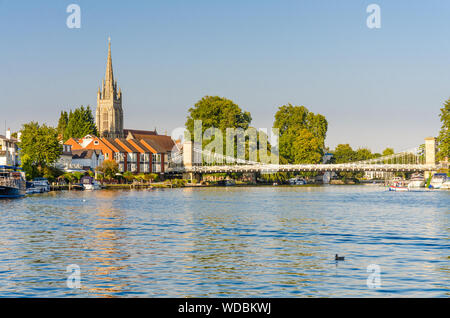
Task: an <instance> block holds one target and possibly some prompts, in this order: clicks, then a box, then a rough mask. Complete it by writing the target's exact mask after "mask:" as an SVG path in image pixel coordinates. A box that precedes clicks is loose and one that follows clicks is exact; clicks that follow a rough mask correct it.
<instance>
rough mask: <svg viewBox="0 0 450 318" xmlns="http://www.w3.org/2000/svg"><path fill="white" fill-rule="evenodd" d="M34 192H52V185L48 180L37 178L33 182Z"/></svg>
mask: <svg viewBox="0 0 450 318" xmlns="http://www.w3.org/2000/svg"><path fill="white" fill-rule="evenodd" d="M33 186H34V192H33V193H44V192H49V191H50V183H48V180H47V179H46V178H35V179H34V180H33Z"/></svg>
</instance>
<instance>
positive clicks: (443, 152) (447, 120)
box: [437, 99, 450, 161]
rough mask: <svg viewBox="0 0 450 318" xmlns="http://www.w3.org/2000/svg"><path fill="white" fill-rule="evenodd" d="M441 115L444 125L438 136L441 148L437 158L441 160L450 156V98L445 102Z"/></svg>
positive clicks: (439, 147)
mask: <svg viewBox="0 0 450 318" xmlns="http://www.w3.org/2000/svg"><path fill="white" fill-rule="evenodd" d="M439 117H440V118H441V122H442V126H441V130H440V132H439V136H438V138H437V142H438V149H439V150H438V153H437V159H438V160H440V161H441V160H444V159H445V158H446V157H447V158H448V157H450V99H449V100H447V101H446V102H445V103H444V106H443V107H442V108H441V113H440V114H439Z"/></svg>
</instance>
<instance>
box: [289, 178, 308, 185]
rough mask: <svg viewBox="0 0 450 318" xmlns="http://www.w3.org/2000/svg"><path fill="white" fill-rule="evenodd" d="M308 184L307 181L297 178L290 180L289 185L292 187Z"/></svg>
mask: <svg viewBox="0 0 450 318" xmlns="http://www.w3.org/2000/svg"><path fill="white" fill-rule="evenodd" d="M306 183H307V182H306V180H305V179H302V178H299V177H296V178H291V179H289V184H290V185H305V184H306Z"/></svg>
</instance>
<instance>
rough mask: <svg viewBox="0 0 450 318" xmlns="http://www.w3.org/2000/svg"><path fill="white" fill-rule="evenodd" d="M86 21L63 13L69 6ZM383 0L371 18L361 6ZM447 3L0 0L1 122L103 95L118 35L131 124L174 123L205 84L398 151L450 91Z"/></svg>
mask: <svg viewBox="0 0 450 318" xmlns="http://www.w3.org/2000/svg"><path fill="white" fill-rule="evenodd" d="M72 3H73V4H77V5H79V6H80V8H81V27H80V28H79V29H77V28H73V29H70V28H68V27H67V25H66V20H67V17H68V16H69V15H70V13H67V12H66V9H67V7H68V6H69V5H70V4H72ZM372 3H375V4H378V5H379V7H380V9H381V28H379V29H369V28H368V27H367V24H366V20H367V17H368V16H369V15H370V13H367V12H366V9H367V6H368V5H370V4H372ZM449 30H450V1H443V0H430V1H414V0H413V1H411V0H410V1H406V0H396V1H379V0H372V1H356V0H354V1H337V0H333V1H332V0H321V1H306V0H303V1H300V0H297V1H284V0H278V1H266V0H258V1H253V0H252V1H250V0H248V1H245V0H240V1H238V0H227V1H211V0H209V1H200V0H190V1H176V0H172V1H138V0H135V1H129V2H124V1H103V0H96V1H86V0H80V1H75V0H71V1H62V0H45V1H32V0H29V1H23V0H0V39H1V42H0V133H3V130H4V128H5V122H6V126H7V127H9V128H11V129H12V130H13V131H17V130H19V129H20V127H21V125H22V124H24V123H26V122H29V121H38V122H40V123H47V124H49V125H55V126H56V124H57V121H58V118H59V114H60V112H61V110H69V109H73V108H75V107H78V106H80V105H91V106H92V107H93V108H94V109H95V107H96V103H97V100H96V99H97V89H98V87H99V86H100V85H101V81H102V78H104V75H105V68H106V57H107V43H108V37H111V46H112V60H113V67H114V76H115V78H116V79H117V80H118V84H119V86H120V87H121V88H122V91H123V108H124V123H125V125H124V126H125V128H129V129H154V128H155V127H156V128H157V130H158V132H159V133H165V132H167V133H168V134H170V133H171V131H172V130H173V129H175V128H177V127H183V126H184V123H185V121H186V116H187V114H188V109H189V108H190V107H192V106H193V105H194V104H195V103H196V102H197V101H198V100H200V99H201V98H202V97H203V96H205V95H218V96H221V97H226V98H229V99H231V100H233V101H234V102H235V103H236V104H238V105H239V106H240V107H241V108H242V109H243V110H245V111H249V112H250V113H251V115H252V118H253V120H252V126H254V127H257V128H270V127H272V125H273V121H274V114H275V112H276V111H277V109H278V107H280V106H282V105H285V104H288V103H291V104H292V105H303V106H306V107H307V108H308V109H309V110H310V111H312V112H314V113H320V114H322V115H324V116H325V117H326V118H327V120H328V123H329V129H328V134H327V139H326V144H327V146H329V147H330V148H334V147H335V146H336V145H337V144H340V143H349V144H350V145H351V146H352V147H353V148H358V147H368V148H370V149H371V150H372V151H382V150H383V149H384V148H386V147H393V148H394V149H395V150H396V151H400V150H405V149H409V148H412V147H415V146H418V145H420V144H421V143H423V141H424V138H425V137H428V136H436V135H437V134H438V131H439V128H440V121H439V109H440V108H441V107H442V104H443V102H444V101H445V100H446V99H448V98H449V97H450V71H449V70H450V37H449Z"/></svg>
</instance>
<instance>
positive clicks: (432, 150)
mask: <svg viewBox="0 0 450 318" xmlns="http://www.w3.org/2000/svg"><path fill="white" fill-rule="evenodd" d="M425 164H427V165H433V166H434V165H436V138H434V137H427V138H425Z"/></svg>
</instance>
